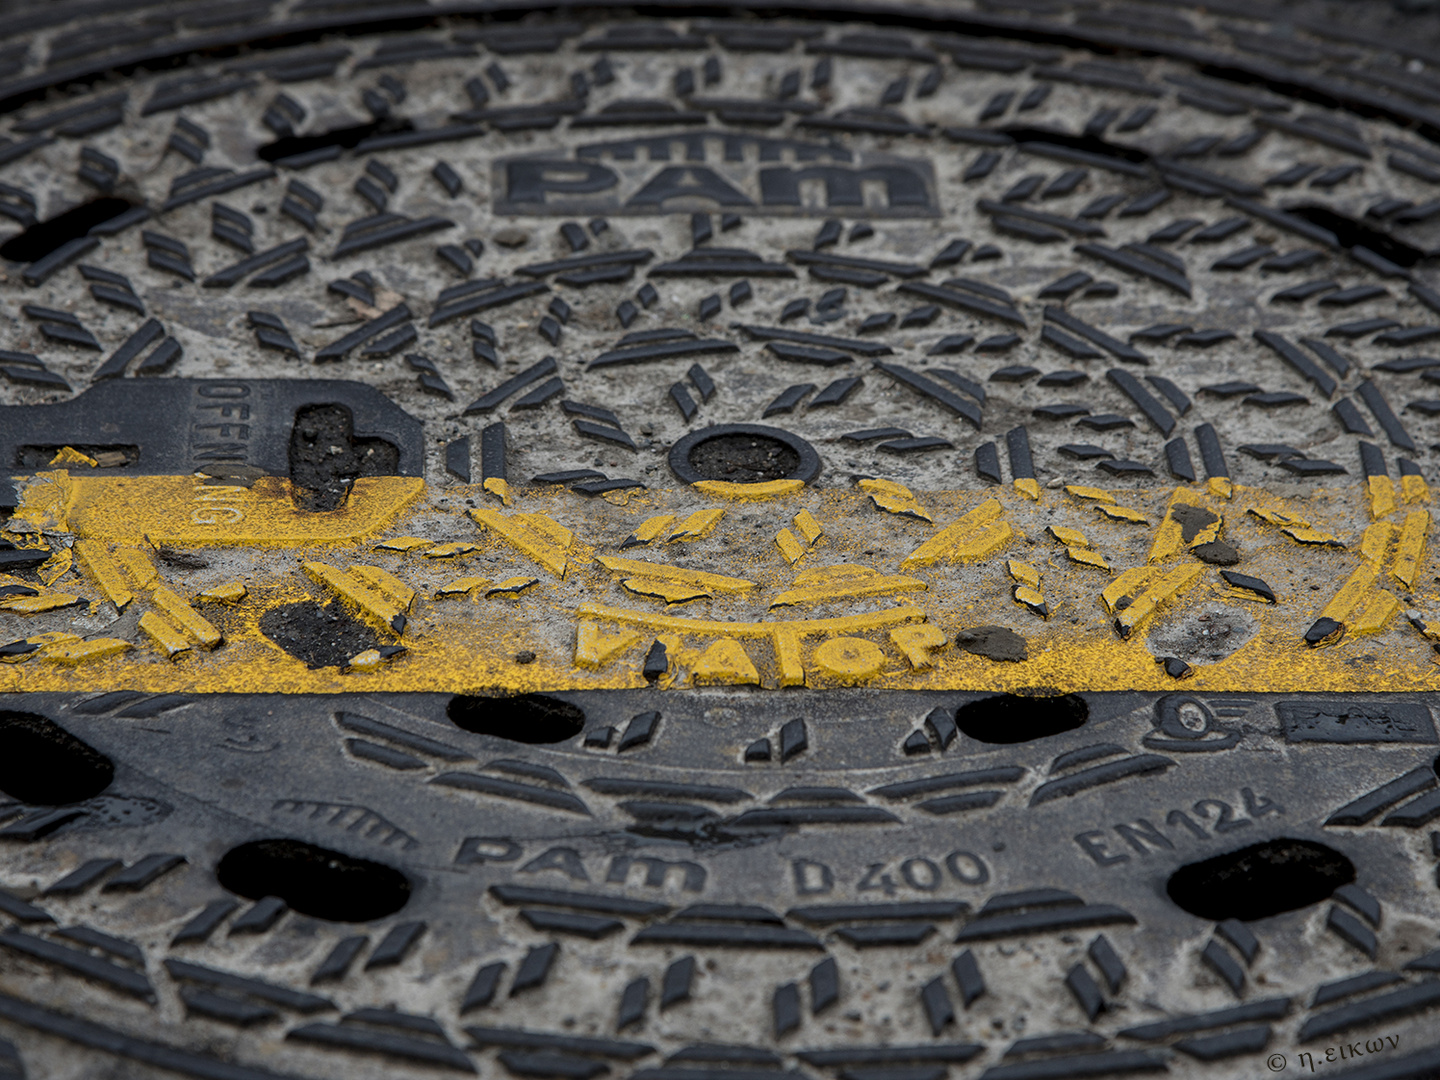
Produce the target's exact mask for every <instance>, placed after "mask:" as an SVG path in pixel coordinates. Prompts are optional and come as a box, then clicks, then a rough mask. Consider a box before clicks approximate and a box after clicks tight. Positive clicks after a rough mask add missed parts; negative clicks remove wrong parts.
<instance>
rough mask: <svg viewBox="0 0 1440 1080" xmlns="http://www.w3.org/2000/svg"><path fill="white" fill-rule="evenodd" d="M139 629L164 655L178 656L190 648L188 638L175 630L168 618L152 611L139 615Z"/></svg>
mask: <svg viewBox="0 0 1440 1080" xmlns="http://www.w3.org/2000/svg"><path fill="white" fill-rule="evenodd" d="M140 630H141V631H142V632H143V633H144V634H145V636H146V637H148V638H149V639H150V642H151V644H153V645H154V646H155V648H156V649H158V650H159V651H160V652H162V653H164V654H165V655H166V656H169V657H174V656H178V655H180V654H181V653H182V652H188V651H189V649H190V639H189V638H187V637H186V636H185V635H184V634H182V633H181V632H180V631H179V630H177V629H176V628H175V626H174V625H173V624H172V623H171V622H170V620H169V619H167V618H165V617H164V616H163V615H157V614H155V612H153V611H147V612H145V614H144V615H141V616H140Z"/></svg>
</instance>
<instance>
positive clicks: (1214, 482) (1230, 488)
mask: <svg viewBox="0 0 1440 1080" xmlns="http://www.w3.org/2000/svg"><path fill="white" fill-rule="evenodd" d="M1205 490H1206V491H1208V492H1209V493H1210V494H1211V495H1214V496H1215V497H1216V498H1217V499H1229V498H1231V497H1232V496H1233V495H1234V494H1235V485H1234V484H1232V483H1231V482H1230V478H1229V477H1228V476H1212V477H1210V479H1208V480H1206V481H1205Z"/></svg>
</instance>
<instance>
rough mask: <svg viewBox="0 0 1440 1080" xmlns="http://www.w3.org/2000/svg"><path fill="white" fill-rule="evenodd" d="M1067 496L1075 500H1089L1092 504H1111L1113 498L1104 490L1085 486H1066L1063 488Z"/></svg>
mask: <svg viewBox="0 0 1440 1080" xmlns="http://www.w3.org/2000/svg"><path fill="white" fill-rule="evenodd" d="M1065 493H1066V494H1067V495H1073V496H1075V498H1077V499H1089V500H1091V501H1092V502H1099V503H1113V502H1114V501H1115V496H1114V495H1111V494H1110V492H1108V491H1106V490H1105V489H1104V488H1097V487H1089V486H1087V485H1085V484H1068V485H1066V487H1065Z"/></svg>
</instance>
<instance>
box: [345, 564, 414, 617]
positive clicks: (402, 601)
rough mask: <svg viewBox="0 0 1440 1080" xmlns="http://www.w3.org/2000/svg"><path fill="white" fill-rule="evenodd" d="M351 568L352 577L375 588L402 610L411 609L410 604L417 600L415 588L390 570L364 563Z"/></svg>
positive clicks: (368, 586)
mask: <svg viewBox="0 0 1440 1080" xmlns="http://www.w3.org/2000/svg"><path fill="white" fill-rule="evenodd" d="M349 569H350V576H351V577H353V578H355V579H356V580H357V581H359V582H360V584H361V585H364V586H366V587H367V588H370V589H374V590H375V591H376V592H377V593H379V594H380V595H381V596H383V597H384V598H385V599H386V600H389V601H390V603H392V604H394V605H395V606H396V607H397V608H399V609H400V610H401V611H409V610H410V605H411V604H412V603H414V602H415V590H414V589H412V588H411V587H410V586H409V585H406V584H405V582H403V581H401V580H400V579H399V578H397V577H396V576H395V575H394V574H392V573H390V571H388V570H385V569H382V568H381V567H379V566H368V565H366V564H364V563H359V564H357V565H355V566H352V567H350V568H349Z"/></svg>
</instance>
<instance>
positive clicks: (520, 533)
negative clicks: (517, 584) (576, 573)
mask: <svg viewBox="0 0 1440 1080" xmlns="http://www.w3.org/2000/svg"><path fill="white" fill-rule="evenodd" d="M536 516H541V515H536ZM470 517H471V518H472V519H474V521H475V524H477V525H479V526H481V527H483V528H486V529H489V530H490V531H491V532H493V533H495V534H496V535H497V536H500V537H502V538H504V539H505V540H506V541H507V542H508V543H510V545H511V546H513V547H514V548H515V549H516V550H517V551H519V552H520V554H522V555H524V556H525V557H526V558H528V559H530V560H531V561H532V562H534V563H537V564H538V565H539V566H541V567H543V568H544V569H546V570H548V571H550V573H552V574H554V575H555V576H556V577H557V578H564V576H565V567H566V564H567V562H568V561H569V551H570V543H571V540H573V534H571V539H570V540H565V539H563V537H561V536H558V535H554V534H551V535H547V534H546V533H545V532H542V531H541V530H540V529H537V528H535V527H534V525H533V522H532V520H531V516H530V515H527V514H515V515H513V516H511V517H506V516H505V515H504V514H502V513H500V512H499V511H497V510H491V509H489V508H486V507H481V508H477V509H475V510H471V511H470ZM565 532H566V533H569V530H568V529H567V530H565Z"/></svg>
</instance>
